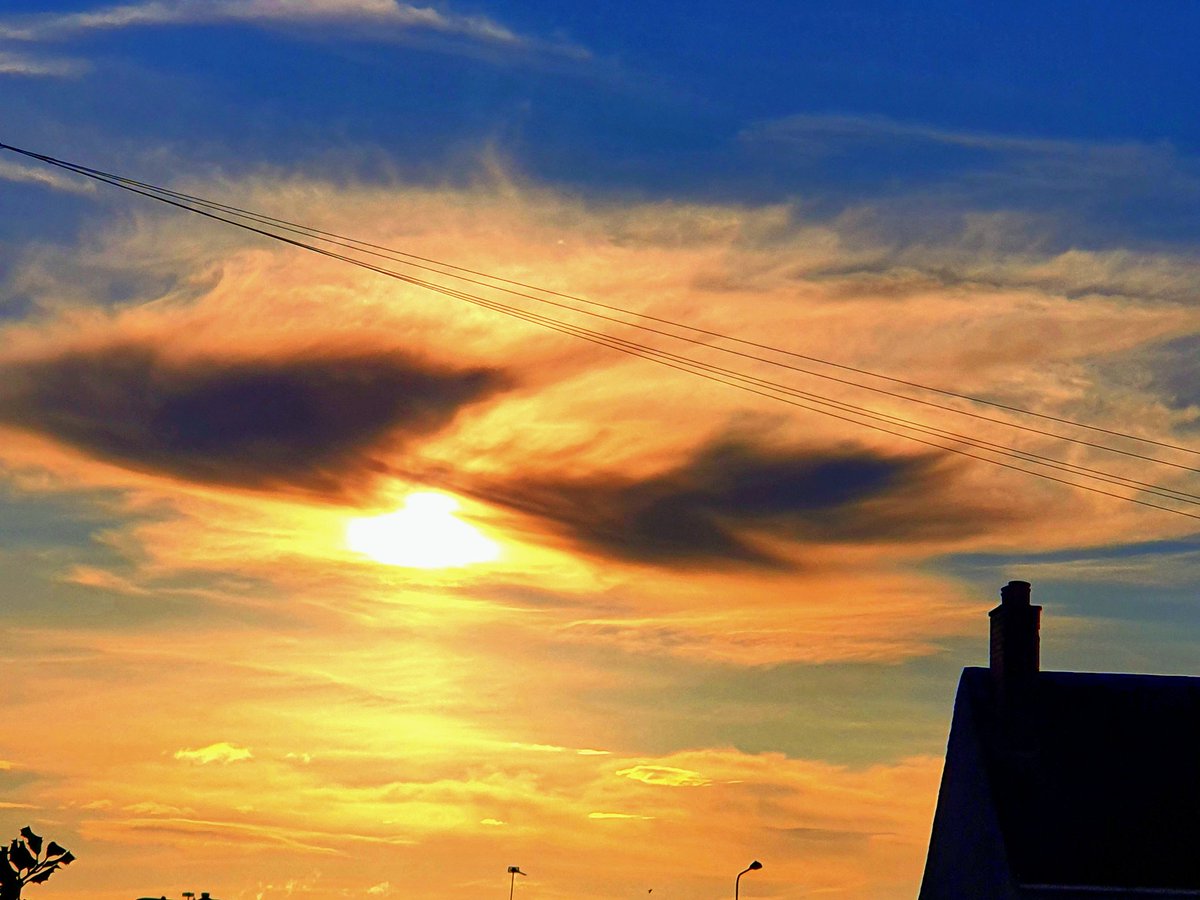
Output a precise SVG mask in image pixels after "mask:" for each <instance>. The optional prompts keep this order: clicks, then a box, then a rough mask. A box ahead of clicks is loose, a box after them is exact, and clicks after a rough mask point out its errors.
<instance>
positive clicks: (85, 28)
mask: <svg viewBox="0 0 1200 900" xmlns="http://www.w3.org/2000/svg"><path fill="white" fill-rule="evenodd" d="M225 23H232V24H246V25H258V26H263V27H274V28H304V29H314V28H322V29H326V28H331V27H332V28H339V29H341V30H343V31H345V32H349V33H351V34H357V35H365V36H368V37H370V38H371V39H373V40H395V39H398V38H401V37H403V36H404V35H406V34H411V33H425V34H436V35H441V36H444V37H448V38H455V39H460V40H466V41H470V42H474V43H480V44H485V45H489V46H493V47H500V48H507V49H510V50H520V51H527V52H529V51H532V52H551V53H556V54H559V55H566V56H571V57H577V58H584V57H586V56H587V53H586V51H584V50H583V49H582V48H579V47H577V46H574V45H570V44H566V43H549V42H545V41H541V40H538V39H536V38H533V37H529V36H525V35H521V34H518V33H516V32H515V31H513V30H512V29H510V28H508V27H507V26H505V25H503V24H501V23H499V22H497V21H495V20H494V19H491V18H488V17H487V16H483V15H465V14H461V13H455V12H451V11H449V10H446V9H444V8H443V9H437V8H435V7H433V6H418V5H414V4H410V3H404V2H402V0H302V2H282V0H150V2H142V3H128V4H120V5H116V6H105V7H100V8H97V9H93V10H88V11H82V12H72V13H63V14H48V15H35V16H26V17H19V18H18V17H13V18H10V19H8V20H7V21H5V20H0V38H7V39H8V40H12V41H30V42H40V41H59V40H68V39H71V38H76V37H80V36H83V35H86V34H89V33H95V32H103V31H114V30H118V29H126V28H145V27H154V26H158V27H165V26H189V25H219V24H225Z"/></svg>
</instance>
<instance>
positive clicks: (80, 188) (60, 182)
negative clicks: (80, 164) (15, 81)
mask: <svg viewBox="0 0 1200 900" xmlns="http://www.w3.org/2000/svg"><path fill="white" fill-rule="evenodd" d="M2 68H3V63H2V62H0V70H2ZM0 179H4V180H5V181H18V182H27V183H29V184H37V185H41V186H42V187H48V188H53V189H54V190H57V191H66V192H67V193H71V194H94V193H95V192H96V186H95V185H94V184H93V183H92V182H88V181H80V180H78V179H75V178H71V177H69V176H66V175H60V174H58V173H57V172H52V171H47V170H44V169H36V168H34V167H33V166H23V165H21V164H19V163H13V162H8V161H7V160H0Z"/></svg>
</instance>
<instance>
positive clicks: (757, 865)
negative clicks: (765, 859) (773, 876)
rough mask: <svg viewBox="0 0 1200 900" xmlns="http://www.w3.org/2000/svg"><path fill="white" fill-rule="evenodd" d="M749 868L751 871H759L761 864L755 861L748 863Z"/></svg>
mask: <svg viewBox="0 0 1200 900" xmlns="http://www.w3.org/2000/svg"><path fill="white" fill-rule="evenodd" d="M750 868H751V869H761V868H762V863H760V862H759V861H758V860H757V859H756V860H755V861H754V862H752V863H750Z"/></svg>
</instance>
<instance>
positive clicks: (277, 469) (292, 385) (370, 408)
mask: <svg viewBox="0 0 1200 900" xmlns="http://www.w3.org/2000/svg"><path fill="white" fill-rule="evenodd" d="M504 385H505V378H504V376H503V375H502V374H501V373H499V372H498V371H496V370H492V369H483V368H474V369H450V368H444V367H439V366H437V365H434V364H431V363H429V362H427V361H424V360H420V359H418V358H416V357H413V356H409V355H406V354H403V353H399V352H394V351H381V350H370V351H358V352H345V351H341V352H325V353H322V352H312V353H309V354H303V355H301V354H297V355H293V356H277V357H264V358H261V359H232V360H231V359H224V358H219V357H215V356H214V357H204V358H189V359H185V360H177V359H174V358H172V357H170V356H168V355H166V354H163V353H162V352H160V351H159V350H157V349H155V348H153V347H150V346H146V345H143V344H135V343H121V344H113V345H109V346H105V347H102V348H100V349H92V350H68V351H64V352H61V353H58V354H56V355H52V356H48V357H46V358H43V359H38V360H35V361H26V362H21V363H9V364H7V365H4V366H0V422H3V423H4V424H8V425H12V426H17V427H20V428H23V429H26V430H29V431H33V432H37V433H40V434H44V435H47V436H49V437H52V438H54V439H56V440H58V441H61V442H63V443H65V444H69V445H71V446H73V447H77V448H79V449H81V450H83V451H85V452H87V453H89V454H91V455H93V456H95V457H97V458H100V459H104V460H107V461H111V462H115V463H118V464H121V465H125V466H128V467H130V468H135V469H139V470H147V471H154V472H160V473H165V474H169V475H173V476H176V477H179V478H184V479H188V480H192V481H198V482H209V483H217V484H226V485H231V486H236V487H246V488H255V489H270V488H281V487H283V488H297V489H300V490H304V491H311V492H317V493H324V494H339V493H343V492H345V491H346V490H348V489H349V488H351V487H353V486H355V485H357V484H362V483H363V482H364V481H365V480H367V479H369V477H370V475H371V474H372V473H373V472H376V471H378V469H379V468H380V464H379V463H378V462H377V461H376V460H375V459H374V457H373V454H372V452H371V451H373V450H376V449H378V448H380V447H383V446H385V445H388V446H391V445H396V444H403V442H404V441H406V440H412V439H414V438H419V437H422V436H427V435H430V434H433V433H435V432H437V431H439V430H440V429H442V428H445V427H446V426H447V425H449V424H450V423H451V421H452V420H453V419H454V417H455V415H456V414H457V413H458V412H459V410H461V409H462V408H463V407H465V406H468V405H470V404H473V403H477V402H479V401H481V400H483V399H485V398H487V397H489V396H491V395H493V394H494V393H496V392H497V391H498V390H500V389H502V388H503V387H504Z"/></svg>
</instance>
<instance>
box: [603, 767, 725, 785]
mask: <svg viewBox="0 0 1200 900" xmlns="http://www.w3.org/2000/svg"><path fill="white" fill-rule="evenodd" d="M617 774H618V775H621V776H623V777H625V778H632V779H633V780H634V781H642V782H645V783H646V784H657V785H662V786H664V787H704V786H705V785H707V784H712V780H711V779H709V778H705V777H704V776H703V775H701V774H700V773H699V772H693V771H691V770H690V769H680V768H677V767H676V766H648V765H639V766H630V767H629V768H628V769H621V770H619V771H618V772H617Z"/></svg>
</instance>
